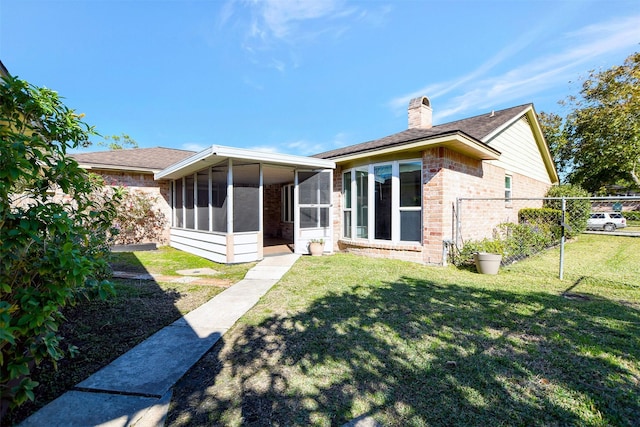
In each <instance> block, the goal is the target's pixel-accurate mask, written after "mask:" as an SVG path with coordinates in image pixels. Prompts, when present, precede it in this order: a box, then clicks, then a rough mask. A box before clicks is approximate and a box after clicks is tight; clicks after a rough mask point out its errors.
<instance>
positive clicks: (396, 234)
mask: <svg viewBox="0 0 640 427" xmlns="http://www.w3.org/2000/svg"><path fill="white" fill-rule="evenodd" d="M401 163H420V165H421V167H422V159H420V158H416V159H402V160H394V161H391V162H388V161H387V162H380V163H370V164H368V165H362V166H357V167H354V168H350V169H345V170H343V171H342V178H343V180H344V176H345V174H346V173H348V172H351V209H346V208H345V206H346V205H345V204H343V206H342V212H341V214H342V218H344V214H345V212H349V211H350V212H351V237H350V238H348V237H344V236H345V233H344V230H343V232H342V238H344V239H351V240H364V241H369V242H372V243H374V242H375V243H387V244H388V243H389V242H391V243H392V244H401V243H411V244H415V243H418V244H421V245H422V244H423V241H424V236H423V235H422V230H421V233H420V235H421V237H420V241H413V240H412V241H403V240H400V212H401V211H420V212H423V209H424V206H423V198H422V194H421V197H420V206H407V207H402V208H401V207H400V164H401ZM385 165H391V168H392V172H391V173H392V177H391V240H382V239H375V200H374V195H375V175H374V171H375V168H376V167H377V166H385ZM363 169H367V178H368V183H367V184H368V185H367V187H368V204H367V211H368V224H367V228H368V229H367V236H368V237H366V238H363V237H357V236H358V234H357V218H356V217H357V208H356V207H357V196H358V195H357V189H356V175H357V174H356V171H358V170H360V171H362V170H363ZM423 179H424V178H423V176H422V173H421V174H420V188H421V190H422V186H423V184H424V182H423ZM345 185H346V184H345V183H343V188H344V186H345ZM343 193H344V192H343ZM341 222H344V220H341Z"/></svg>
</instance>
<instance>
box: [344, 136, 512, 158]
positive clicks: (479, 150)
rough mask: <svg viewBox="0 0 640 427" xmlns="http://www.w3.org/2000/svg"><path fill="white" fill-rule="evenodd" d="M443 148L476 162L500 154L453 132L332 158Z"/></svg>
mask: <svg viewBox="0 0 640 427" xmlns="http://www.w3.org/2000/svg"><path fill="white" fill-rule="evenodd" d="M437 147H445V148H449V149H451V150H453V151H456V152H459V153H462V154H465V155H467V156H469V157H471V158H474V159H478V160H498V159H499V158H500V152H499V151H497V150H495V149H493V148H491V147H489V146H487V145H485V144H483V143H482V142H480V141H477V140H476V139H474V138H472V137H470V136H468V135H466V134H464V133H462V132H455V133H451V134H447V135H440V136H438V137H435V138H421V139H418V140H414V141H410V142H405V143H401V144H397V145H393V146H389V147H384V148H372V149H369V150H363V151H359V152H357V153H351V154H347V155H344V156H337V157H332V158H331V159H332V160H334V161H335V162H336V163H344V162H350V161H355V160H360V159H363V158H371V157H373V156H375V157H377V156H383V155H388V154H394V153H398V152H403V151H405V152H411V151H421V150H426V149H430V148H437Z"/></svg>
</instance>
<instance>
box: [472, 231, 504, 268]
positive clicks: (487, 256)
mask: <svg viewBox="0 0 640 427" xmlns="http://www.w3.org/2000/svg"><path fill="white" fill-rule="evenodd" d="M480 246H481V249H480V250H479V251H477V252H475V253H474V254H473V262H474V263H475V265H476V270H478V273H480V274H498V271H499V270H500V263H501V262H502V252H503V251H504V248H503V245H502V241H500V240H488V239H485V240H483V241H482V245H480Z"/></svg>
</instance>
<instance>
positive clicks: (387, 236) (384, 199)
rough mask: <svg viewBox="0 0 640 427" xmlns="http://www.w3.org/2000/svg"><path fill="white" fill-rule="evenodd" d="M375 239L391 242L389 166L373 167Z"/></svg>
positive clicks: (390, 170) (390, 172)
mask: <svg viewBox="0 0 640 427" xmlns="http://www.w3.org/2000/svg"><path fill="white" fill-rule="evenodd" d="M373 175H374V180H375V189H374V197H373V200H375V207H374V214H375V215H374V217H375V233H374V234H375V238H376V239H379V240H391V206H392V200H391V177H392V176H393V174H392V169H391V165H382V166H374V168H373Z"/></svg>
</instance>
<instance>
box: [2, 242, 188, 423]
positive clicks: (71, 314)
mask: <svg viewBox="0 0 640 427" xmlns="http://www.w3.org/2000/svg"><path fill="white" fill-rule="evenodd" d="M118 260H121V261H120V262H119V264H117V265H114V266H113V267H114V271H115V270H122V271H127V272H133V273H147V270H146V269H145V267H144V266H143V265H142V263H140V262H139V261H138V259H137V258H136V256H135V254H133V253H119V257H118ZM112 281H113V283H114V285H115V291H116V295H115V296H112V297H109V298H108V299H106V300H100V299H99V298H97V297H96V299H92V300H86V299H80V300H78V301H77V303H76V304H75V305H74V306H68V307H65V308H64V309H63V310H62V311H63V314H64V316H65V318H66V321H64V322H63V323H62V325H61V326H60V335H61V337H62V338H63V341H62V348H65V349H66V348H67V346H69V345H72V346H75V347H77V349H78V354H77V355H76V356H75V357H71V356H69V355H67V356H66V357H65V358H63V359H61V360H60V361H58V362H57V368H56V366H55V365H54V364H53V363H52V362H51V361H48V360H46V361H43V362H42V363H41V364H40V365H38V366H36V367H35V368H34V375H33V379H34V380H35V381H38V382H39V383H40V385H39V386H38V387H36V389H35V395H36V400H35V402H26V403H25V404H24V405H22V406H20V407H18V408H15V409H13V410H12V411H10V412H9V413H8V414H7V416H6V420H3V424H2V425H5V424H4V423H5V422H6V425H12V424H14V423H17V422H20V421H22V420H24V419H25V418H27V417H28V416H29V415H31V414H32V413H34V412H35V411H37V410H38V409H40V408H41V407H43V406H44V405H46V404H47V403H49V402H50V401H52V400H54V399H55V398H57V397H59V396H61V395H62V394H63V393H64V392H66V391H69V390H72V389H73V388H74V386H75V385H76V384H78V383H79V382H81V381H83V380H84V379H86V378H87V377H89V376H90V375H91V374H93V373H95V372H97V371H98V370H99V369H101V368H102V367H104V366H106V365H108V364H109V363H111V362H112V361H113V360H115V359H116V358H118V357H119V356H121V355H122V354H124V353H126V352H127V351H128V350H130V349H131V348H133V347H135V346H136V345H138V344H139V343H141V342H142V341H144V340H145V339H146V338H148V337H149V336H151V335H153V334H154V333H155V332H157V331H158V330H160V329H162V328H163V327H164V326H166V325H168V324H170V323H172V322H173V321H175V320H177V319H179V318H180V317H181V313H180V312H179V311H178V309H177V308H176V301H178V299H180V296H181V294H180V292H177V291H175V290H171V291H167V290H164V289H162V288H161V287H160V286H159V285H158V283H156V282H155V281H153V280H122V279H113V280H112Z"/></svg>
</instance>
